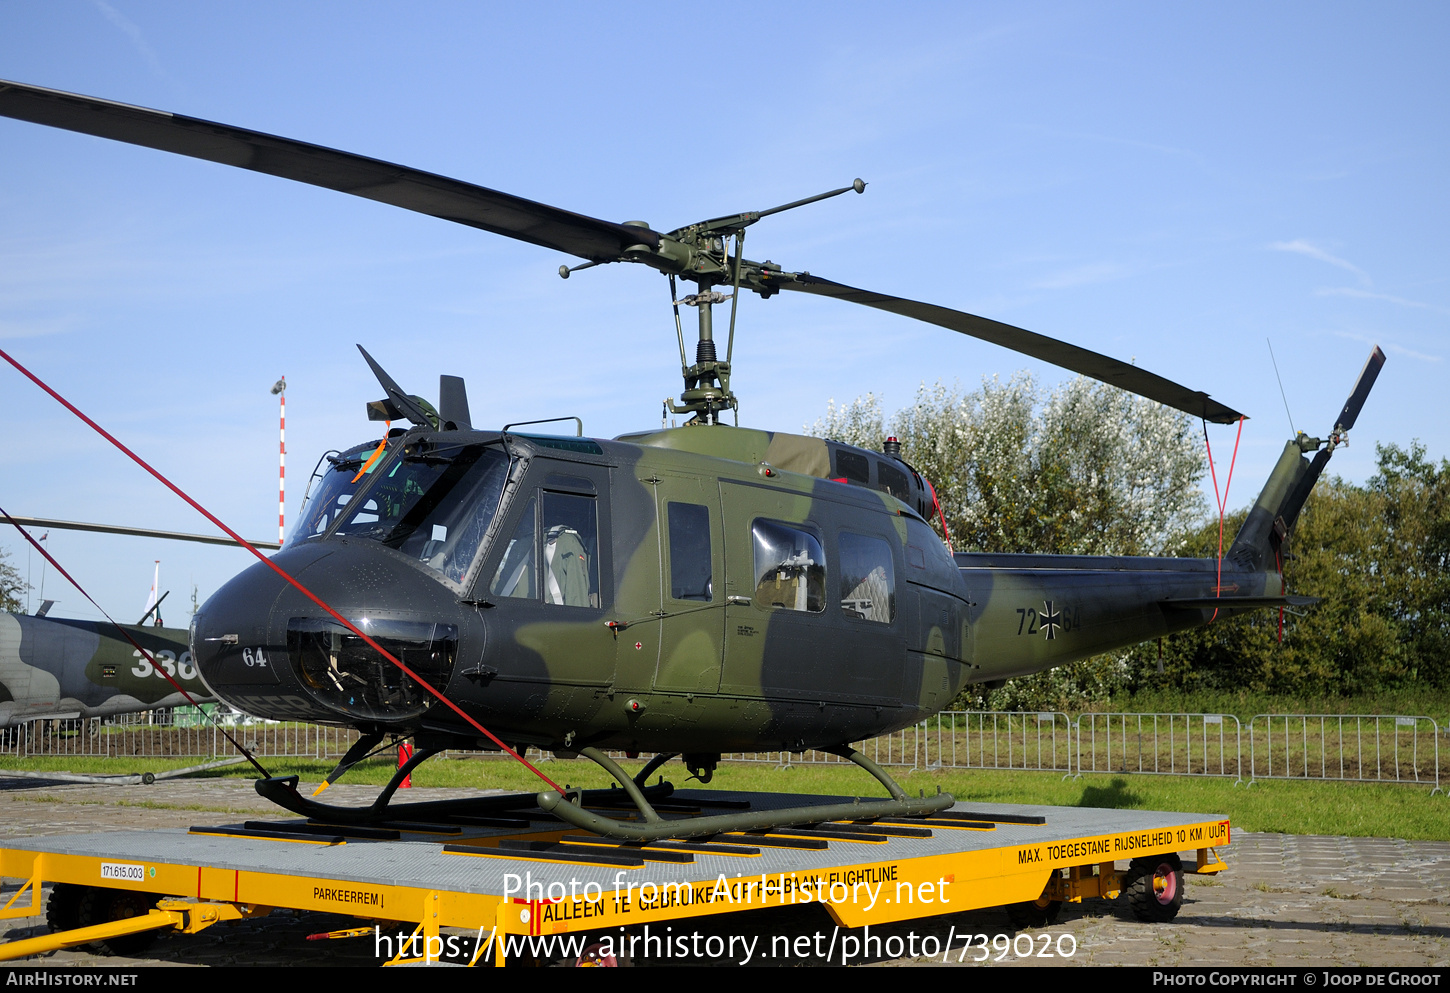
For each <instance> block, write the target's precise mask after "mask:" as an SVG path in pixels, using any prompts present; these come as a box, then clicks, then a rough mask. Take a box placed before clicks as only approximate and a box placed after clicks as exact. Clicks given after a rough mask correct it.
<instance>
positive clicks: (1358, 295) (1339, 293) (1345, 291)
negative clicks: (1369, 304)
mask: <svg viewBox="0 0 1450 993" xmlns="http://www.w3.org/2000/svg"><path fill="white" fill-rule="evenodd" d="M1314 295H1315V296H1321V297H1354V298H1355V299H1357V300H1385V301H1387V302H1389V303H1394V304H1399V305H1400V306H1401V307H1418V308H1419V309H1421V310H1435V311H1439V312H1440V313H1442V314H1443V313H1446V311H1445V309H1444V308H1443V307H1436V306H1433V305H1432V304H1428V303H1421V302H1420V301H1418V300H1406V299H1405V298H1404V297H1396V296H1390V295H1389V294H1388V293H1371V292H1369V291H1368V290H1356V289H1351V288H1349V287H1335V288H1330V287H1324V288H1322V289H1317V290H1315V291H1314Z"/></svg>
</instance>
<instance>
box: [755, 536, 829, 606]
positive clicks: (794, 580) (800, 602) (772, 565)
mask: <svg viewBox="0 0 1450 993" xmlns="http://www.w3.org/2000/svg"><path fill="white" fill-rule="evenodd" d="M751 534H752V536H753V538H754V546H755V603H756V605H757V606H761V607H783V608H785V609H786V610H808V611H822V610H825V609H826V553H825V551H824V550H823V549H822V548H821V539H820V538H819V537H818V536H817V535H816V534H815V533H814V532H811V531H807V530H805V529H803V528H801V527H800V526H799V525H792V524H781V523H779V522H777V521H764V520H757V521H756V522H755V523H754V525H753V526H752V527H751Z"/></svg>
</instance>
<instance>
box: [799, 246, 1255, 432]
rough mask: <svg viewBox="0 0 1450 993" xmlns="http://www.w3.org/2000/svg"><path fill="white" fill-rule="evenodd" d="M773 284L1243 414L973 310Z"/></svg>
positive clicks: (1197, 407)
mask: <svg viewBox="0 0 1450 993" xmlns="http://www.w3.org/2000/svg"><path fill="white" fill-rule="evenodd" d="M775 285H776V286H779V287H780V288H781V289H783V290H798V291H800V292H802V293H814V294H817V295H819V296H827V297H835V298H836V299H837V300H847V301H849V302H851V303H859V304H862V305H864V306H867V307H875V308H876V309H877V310H885V311H889V312H890V313H893V314H900V315H901V316H903V317H913V318H915V319H916V320H918V321H925V322H926V323H928V324H936V325H939V326H940V327H944V328H950V329H951V330H953V331H958V332H960V333H962V334H965V335H970V336H971V337H973V338H980V339H982V340H983V341H990V342H992V343H993V344H994V345H1001V346H1002V347H1003V348H1010V349H1012V350H1013V351H1014V352H1021V353H1022V354H1024V355H1030V356H1032V357H1033V358H1036V359H1041V360H1042V361H1044V362H1051V363H1052V364H1053V365H1055V366H1060V367H1062V368H1063V369H1068V370H1070V371H1072V372H1076V373H1081V374H1082V375H1084V376H1088V377H1091V378H1092V379H1097V380H1100V381H1102V382H1104V383H1107V384H1109V385H1111V386H1116V387H1118V388H1119V389H1124V390H1127V391H1128V392H1130V393H1136V394H1138V395H1139V396H1144V397H1147V398H1148V399H1150V400H1157V401H1158V402H1159V403H1161V404H1166V405H1167V406H1169V407H1175V408H1177V409H1178V410H1181V411H1183V412H1184V413H1186V414H1192V415H1193V416H1194V417H1201V418H1203V419H1204V420H1208V421H1213V422H1214V423H1215V424H1232V423H1234V422H1235V421H1238V420H1240V419H1242V418H1244V417H1245V415H1244V414H1241V413H1239V412H1238V411H1237V410H1234V409H1233V408H1231V407H1227V406H1225V405H1223V404H1221V403H1219V402H1218V401H1217V400H1214V399H1212V398H1210V397H1209V395H1208V394H1207V393H1203V392H1200V391H1198V390H1190V389H1189V388H1188V387H1186V386H1180V385H1179V384H1178V383H1175V382H1173V381H1172V380H1169V379H1164V378H1163V377H1162V376H1157V375H1154V374H1153V373H1151V372H1149V371H1147V370H1146V369H1140V368H1138V367H1137V366H1135V365H1129V364H1128V363H1127V362H1123V361H1120V360H1118V359H1114V358H1109V357H1108V356H1106V355H1100V354H1098V353H1097V352H1092V351H1089V350H1088V349H1086V348H1079V347H1078V346H1076V345H1069V344H1068V343H1067V342H1065V341H1058V340H1057V339H1056V338H1049V337H1047V336H1046V335H1042V334H1037V333H1036V332H1034V331H1026V330H1023V329H1022V328H1017V327H1013V326H1012V325H1010V324H1003V323H1001V322H1000V321H993V320H990V319H988V318H986V317H977V316H976V315H975V314H967V313H963V312H962V311H960V310H952V309H951V308H949V307H938V306H937V305H936V304H930V303H920V302H918V301H916V300H905V299H903V298H901V297H893V296H888V295H886V294H885V293H876V292H873V291H871V290H861V289H857V288H856V287H854V286H847V285H845V284H844V283H835V282H832V281H831V280H829V279H821V278H820V277H819V276H811V275H807V274H804V273H802V274H800V275H798V276H796V277H795V279H794V280H784V279H782V280H780V281H779V282H775Z"/></svg>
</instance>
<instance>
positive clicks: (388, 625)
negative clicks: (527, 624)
mask: <svg viewBox="0 0 1450 993" xmlns="http://www.w3.org/2000/svg"><path fill="white" fill-rule="evenodd" d="M273 562H275V563H276V564H277V565H278V566H279V567H280V568H282V569H283V570H285V571H286V572H288V573H289V574H291V575H292V576H293V577H294V578H295V579H297V581H298V582H299V583H301V584H302V585H304V586H306V587H307V588H308V589H309V590H310V591H311V592H312V593H313V594H314V595H315V596H317V597H318V598H319V599H320V600H322V601H323V602H324V603H327V604H328V605H329V606H331V607H332V609H333V610H336V611H337V612H338V613H339V614H340V615H342V616H343V617H346V618H347V619H348V621H349V622H351V624H352V625H353V626H354V627H356V628H358V629H359V630H361V631H362V632H364V633H366V634H367V635H368V636H369V637H370V638H371V639H373V641H374V642H375V643H377V644H378V645H380V646H381V647H382V648H384V649H385V650H386V651H387V652H388V653H389V654H391V655H392V656H393V657H394V658H396V659H398V660H399V661H401V662H402V663H403V664H404V665H406V666H407V667H408V668H409V669H410V670H411V671H412V672H414V673H416V674H417V676H418V677H420V678H421V679H423V680H425V681H426V682H428V683H429V684H431V685H433V686H434V687H437V688H439V689H441V688H442V687H444V686H445V685H446V684H447V682H448V679H449V677H450V676H451V675H452V670H453V664H454V661H455V660H456V658H457V654H458V628H457V626H456V625H455V624H450V623H445V621H446V620H448V619H449V617H450V614H451V613H456V610H457V606H456V603H455V602H454V601H453V600H452V598H451V596H450V595H449V593H448V591H446V590H444V589H443V587H441V586H440V585H439V584H438V583H437V582H435V581H432V580H429V579H427V578H426V577H424V576H422V575H421V574H419V573H417V572H416V571H414V570H412V569H409V568H407V567H402V568H400V567H399V564H397V563H395V562H393V560H392V559H391V557H389V556H388V555H387V553H385V552H383V551H380V550H378V549H375V548H372V547H368V546H360V545H358V544H355V543H349V542H335V543H330V542H329V543H325V542H309V543H306V544H303V545H299V546H296V547H295V548H293V549H288V550H284V551H282V552H279V553H278V554H277V555H276V556H275V557H274V558H273ZM384 602H386V603H387V604H388V606H387V609H382V608H380V607H378V606H377V605H378V604H380V603H384ZM192 637H193V645H194V649H193V658H196V659H197V660H198V662H197V665H198V668H199V670H200V671H201V673H202V677H203V678H204V679H205V680H206V682H207V685H208V686H209V687H210V688H211V689H212V690H213V691H214V692H215V693H216V694H217V695H218V696H219V697H221V698H222V699H224V700H226V701H227V702H228V703H231V704H232V705H233V706H236V707H238V708H239V709H242V710H245V711H246V712H248V713H250V714H253V715H256V716H258V717H268V718H272V719H279V720H280V719H298V720H311V721H324V722H327V723H339V722H340V721H346V722H348V723H355V722H358V721H366V722H370V723H376V724H378V725H394V726H396V725H398V724H399V723H406V722H411V721H414V720H416V719H417V718H419V717H420V716H421V715H422V714H423V713H424V712H425V711H426V710H427V709H428V708H429V707H430V706H431V705H432V702H433V699H432V696H431V695H430V694H429V693H428V692H427V691H426V690H425V689H423V688H422V687H421V686H420V685H419V684H418V682H417V681H416V680H414V679H413V678H411V677H409V676H408V675H407V674H405V673H404V672H403V671H402V670H401V669H399V668H398V667H397V666H396V665H395V664H394V663H392V662H390V661H388V660H387V659H385V658H384V657H383V656H382V655H381V654H379V653H378V651H377V650H376V649H375V648H373V647H372V646H370V645H368V644H367V642H366V641H365V640H364V639H362V638H360V637H358V636H357V635H356V634H354V633H353V632H352V631H350V630H349V629H348V628H347V627H345V626H344V625H343V624H341V623H339V622H338V621H337V619H336V618H334V617H332V616H331V615H329V614H328V613H327V611H325V610H324V609H323V608H321V607H319V606H318V605H317V604H316V603H315V602H314V601H313V600H312V599H311V598H309V597H308V596H307V595H306V594H304V593H303V592H301V591H300V590H298V589H296V588H295V587H293V586H292V585H291V584H290V583H288V582H287V580H285V579H284V578H282V577H281V576H278V575H277V573H276V572H275V571H274V570H272V569H271V568H269V567H268V566H266V565H264V564H262V563H258V564H257V565H254V566H252V567H251V568H250V569H248V570H247V571H246V572H244V573H242V574H241V575H240V576H238V577H236V578H235V579H233V580H232V581H231V582H230V583H228V584H227V585H226V586H223V587H222V589H221V590H219V591H218V592H217V593H216V595H215V596H213V597H212V598H211V599H210V600H208V601H207V603H206V606H205V607H203V608H202V611H201V612H200V613H199V614H198V615H197V618H196V623H195V626H194V632H193V636H192Z"/></svg>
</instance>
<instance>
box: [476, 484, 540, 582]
mask: <svg viewBox="0 0 1450 993" xmlns="http://www.w3.org/2000/svg"><path fill="white" fill-rule="evenodd" d="M536 511H537V506H536V501H535V500H534V498H533V497H530V498H529V502H528V505H527V506H526V507H524V512H523V515H522V516H521V517H520V518H519V523H518V526H517V527H515V528H514V533H513V537H511V538H510V539H509V542H508V544H507V545H506V546H504V553H503V558H502V559H501V560H500V561H499V564H498V569H497V570H495V572H494V574H493V582H492V583H491V584H490V585H489V588H488V589H489V592H490V593H492V594H493V595H494V596H502V597H515V598H518V599H522V600H533V599H536V598H537V597H538V593H537V590H538V585H537V583H536V579H537V577H536V576H535V575H534V573H535V569H534V533H535V524H536V523H537V522H536V521H535V520H534V518H535V516H536Z"/></svg>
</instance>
